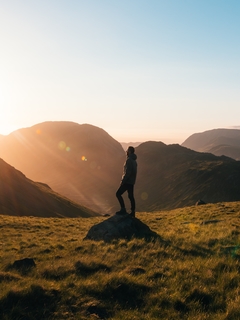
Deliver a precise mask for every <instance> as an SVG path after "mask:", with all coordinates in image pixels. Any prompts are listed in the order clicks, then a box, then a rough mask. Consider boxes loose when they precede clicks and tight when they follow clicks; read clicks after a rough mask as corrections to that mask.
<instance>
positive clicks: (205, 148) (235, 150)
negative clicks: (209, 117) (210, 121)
mask: <svg viewBox="0 0 240 320" xmlns="http://www.w3.org/2000/svg"><path fill="white" fill-rule="evenodd" d="M182 146H183V147H186V148H190V149H192V150H195V151H200V152H210V153H213V154H215V155H217V156H221V155H225V156H227V157H231V158H233V159H235V160H239V159H240V130H237V129H214V130H208V131H204V132H201V133H195V134H193V135H191V136H190V137H189V138H187V139H186V140H185V141H184V142H183V143H182Z"/></svg>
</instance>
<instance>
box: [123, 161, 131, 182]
mask: <svg viewBox="0 0 240 320" xmlns="http://www.w3.org/2000/svg"><path fill="white" fill-rule="evenodd" d="M132 170H133V165H132V161H131V159H127V161H126V165H125V174H124V176H123V178H122V184H123V183H126V182H127V181H128V179H129V177H130V176H131V174H132Z"/></svg>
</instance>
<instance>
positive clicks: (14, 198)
mask: <svg viewBox="0 0 240 320" xmlns="http://www.w3.org/2000/svg"><path fill="white" fill-rule="evenodd" d="M0 213H1V214H4V215H12V216H35V217H69V218H70V217H91V216H96V215H97V214H96V213H95V212H93V211H92V210H90V209H87V208H85V207H83V206H80V205H79V204H77V203H74V202H73V201H70V200H69V199H67V198H64V197H62V196H60V195H59V194H57V193H56V192H54V191H53V190H52V189H50V188H49V187H48V186H47V185H45V184H42V183H36V182H33V181H31V180H30V179H27V178H26V177H25V176H24V174H22V173H21V172H20V171H18V170H16V169H14V168H13V167H12V166H10V165H9V164H7V163H6V162H5V161H3V160H2V159H0Z"/></svg>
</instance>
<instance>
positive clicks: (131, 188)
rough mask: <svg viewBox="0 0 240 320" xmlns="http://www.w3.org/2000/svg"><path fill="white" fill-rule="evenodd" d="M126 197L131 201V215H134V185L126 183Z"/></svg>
mask: <svg viewBox="0 0 240 320" xmlns="http://www.w3.org/2000/svg"><path fill="white" fill-rule="evenodd" d="M127 191H128V198H129V200H130V203H131V215H133V216H135V206H136V204H135V198H134V185H133V184H128V188H127Z"/></svg>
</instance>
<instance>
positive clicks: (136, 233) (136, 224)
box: [84, 214, 159, 242]
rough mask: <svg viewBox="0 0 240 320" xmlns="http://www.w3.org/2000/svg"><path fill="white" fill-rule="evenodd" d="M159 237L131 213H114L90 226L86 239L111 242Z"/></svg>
mask: <svg viewBox="0 0 240 320" xmlns="http://www.w3.org/2000/svg"><path fill="white" fill-rule="evenodd" d="M134 237H135V238H145V239H147V240H150V239H154V238H158V237H159V236H158V234H157V233H155V232H153V231H152V230H151V229H150V228H149V227H148V226H147V225H146V224H144V223H143V222H141V221H140V220H139V219H137V218H133V217H131V216H130V215H129V214H125V215H123V216H122V215H117V214H116V215H114V216H111V217H110V218H108V219H107V220H104V221H102V222H100V223H98V224H96V225H94V226H92V227H91V228H90V230H89V231H88V233H87V235H86V237H85V238H84V240H96V241H99V240H103V241H105V242H110V241H112V240H114V239H128V240H129V239H131V238H134Z"/></svg>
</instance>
